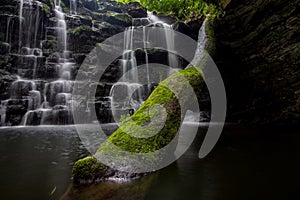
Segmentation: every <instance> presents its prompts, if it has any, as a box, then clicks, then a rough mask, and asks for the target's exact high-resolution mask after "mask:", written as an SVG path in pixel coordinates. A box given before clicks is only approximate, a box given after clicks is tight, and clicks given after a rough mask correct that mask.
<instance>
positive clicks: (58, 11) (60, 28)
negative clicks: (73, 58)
mask: <svg viewBox="0 0 300 200" xmlns="http://www.w3.org/2000/svg"><path fill="white" fill-rule="evenodd" d="M54 5H55V8H54V11H55V17H56V19H57V28H56V30H57V33H58V44H59V45H60V48H59V50H60V51H61V52H62V53H63V55H64V54H65V52H66V51H67V24H66V21H65V14H64V13H63V12H62V8H61V0H55V2H54Z"/></svg>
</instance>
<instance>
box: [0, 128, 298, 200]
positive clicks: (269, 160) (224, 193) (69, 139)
mask: <svg viewBox="0 0 300 200" xmlns="http://www.w3.org/2000/svg"><path fill="white" fill-rule="evenodd" d="M115 129H116V126H115V125H107V126H106V128H105V131H106V133H107V134H109V133H111V132H113V130H115ZM204 132H205V127H202V128H200V129H199V134H198V137H197V138H196V140H195V142H194V143H193V145H192V146H191V147H190V148H189V150H188V151H187V152H186V153H185V154H184V155H183V156H182V157H181V158H180V159H179V160H177V162H175V163H173V164H172V165H170V166H168V167H166V168H164V169H162V170H161V171H159V172H158V173H155V174H152V175H150V176H147V177H144V178H142V179H140V180H135V181H130V182H123V183H117V182H105V183H99V184H92V185H89V186H80V187H78V186H73V185H72V179H71V169H72V165H73V164H74V162H75V161H76V160H77V159H79V158H82V157H85V156H86V155H88V154H89V153H88V152H87V150H86V149H85V147H84V146H83V145H82V143H81V141H80V139H79V138H78V136H77V133H76V130H75V128H74V127H73V126H47V127H18V128H0V180H1V187H0V193H1V199H12V200H14V199H60V198H61V199H103V200H106V199H116V200H118V199H124V200H129V199H133V200H134V199H149V200H157V199H158V200H160V199H166V200H169V199H172V200H173V199H174V200H177V199H178V200H181V199H192V200H193V199H195V200H196V199H197V200H198V199H200V200H201V199H203V200H210V199H212V200H215V199H291V198H292V197H293V199H299V197H300V194H299V193H300V191H299V185H300V133H299V131H286V130H284V129H282V130H278V129H261V128H241V127H235V126H228V127H226V128H225V130H224V131H223V133H222V135H221V138H220V140H219V142H218V143H217V145H216V147H215V148H214V150H213V151H212V152H211V153H210V154H209V155H208V156H207V157H206V158H204V159H199V158H198V151H199V147H200V145H201V141H202V136H203V133H204ZM297 197H298V198H297Z"/></svg>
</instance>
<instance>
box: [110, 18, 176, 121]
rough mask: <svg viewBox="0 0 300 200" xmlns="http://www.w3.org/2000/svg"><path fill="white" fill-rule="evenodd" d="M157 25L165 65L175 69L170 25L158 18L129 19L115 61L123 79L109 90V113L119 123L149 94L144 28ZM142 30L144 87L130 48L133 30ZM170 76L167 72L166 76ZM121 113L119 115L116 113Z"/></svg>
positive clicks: (147, 57) (145, 32)
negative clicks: (165, 55) (161, 31)
mask: <svg viewBox="0 0 300 200" xmlns="http://www.w3.org/2000/svg"><path fill="white" fill-rule="evenodd" d="M153 25H154V26H159V27H162V28H163V29H164V30H165V32H164V33H165V35H164V36H165V42H166V46H167V51H168V63H169V66H170V67H172V68H178V66H179V63H178V58H177V56H176V52H175V43H174V34H173V31H172V30H173V28H172V26H171V25H169V24H167V23H164V22H162V21H160V20H159V18H157V17H156V18H154V19H153V17H152V16H148V17H147V18H133V20H132V26H130V27H128V28H126V30H125V33H124V52H123V56H122V59H120V60H119V63H120V65H121V69H122V74H123V77H122V78H121V79H120V80H119V82H117V83H115V84H114V85H113V86H112V88H111V91H110V97H111V107H112V112H113V113H112V114H113V115H114V117H115V118H116V119H115V120H117V121H118V120H119V119H120V117H121V115H124V114H132V113H133V111H136V110H137V109H138V108H139V107H140V106H141V105H142V104H143V102H144V101H145V100H146V98H147V97H148V95H149V94H150V93H151V89H153V88H152V87H151V84H152V83H151V81H150V69H149V55H148V54H149V52H148V47H149V45H148V43H149V41H148V32H147V29H146V28H147V26H153ZM138 30H142V38H141V39H142V42H143V52H144V54H145V71H143V78H144V81H143V82H145V81H146V83H147V85H146V86H143V85H141V84H140V83H139V73H138V71H139V70H138V69H137V61H136V55H135V50H136V49H134V41H133V40H134V39H136V38H135V31H138ZM172 73H174V70H170V72H169V73H168V75H171V74H172ZM120 110H122V112H121V111H120Z"/></svg>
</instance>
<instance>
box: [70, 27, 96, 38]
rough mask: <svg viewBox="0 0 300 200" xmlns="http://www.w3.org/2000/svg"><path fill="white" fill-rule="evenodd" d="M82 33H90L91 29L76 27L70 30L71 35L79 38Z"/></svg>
mask: <svg viewBox="0 0 300 200" xmlns="http://www.w3.org/2000/svg"><path fill="white" fill-rule="evenodd" d="M84 31H88V32H89V31H92V28H91V27H89V26H86V25H84V26H79V27H76V28H74V29H73V30H72V33H73V34H74V35H75V36H79V35H81V34H82V33H83V32H84Z"/></svg>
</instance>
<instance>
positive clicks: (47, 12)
mask: <svg viewBox="0 0 300 200" xmlns="http://www.w3.org/2000/svg"><path fill="white" fill-rule="evenodd" d="M50 2H51V1H50ZM43 11H44V12H45V13H46V14H50V7H49V6H48V5H47V4H45V3H43Z"/></svg>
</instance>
